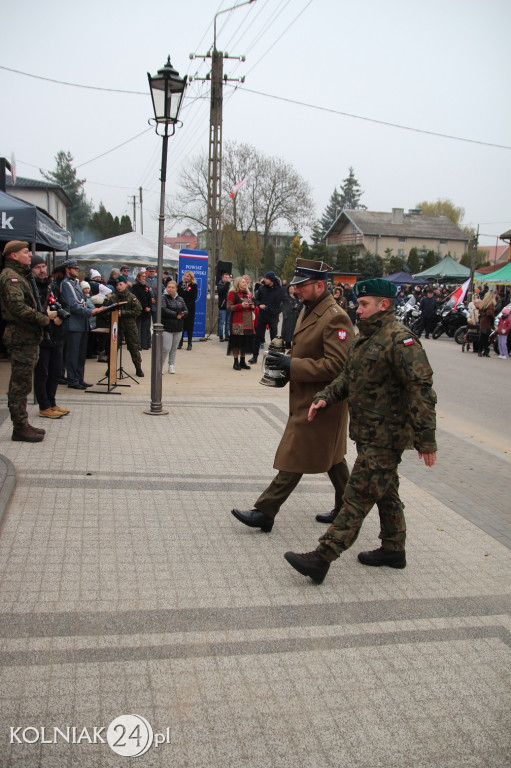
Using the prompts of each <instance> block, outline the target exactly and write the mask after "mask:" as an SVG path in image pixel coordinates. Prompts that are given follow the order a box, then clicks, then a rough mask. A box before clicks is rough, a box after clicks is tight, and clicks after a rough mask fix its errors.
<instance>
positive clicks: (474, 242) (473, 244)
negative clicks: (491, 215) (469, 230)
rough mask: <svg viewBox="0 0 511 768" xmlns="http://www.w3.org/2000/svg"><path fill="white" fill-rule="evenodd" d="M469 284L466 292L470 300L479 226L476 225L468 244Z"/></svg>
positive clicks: (472, 292) (472, 291) (472, 289)
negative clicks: (473, 235)
mask: <svg viewBox="0 0 511 768" xmlns="http://www.w3.org/2000/svg"><path fill="white" fill-rule="evenodd" d="M470 245H471V248H470V283H469V286H468V292H469V293H470V297H471V298H472V296H473V294H474V272H475V269H476V257H477V248H478V245H479V224H478V225H477V232H476V235H475V237H474V239H473V240H472V242H471V243H470Z"/></svg>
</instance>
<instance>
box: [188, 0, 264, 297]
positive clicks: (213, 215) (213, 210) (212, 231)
mask: <svg viewBox="0 0 511 768" xmlns="http://www.w3.org/2000/svg"><path fill="white" fill-rule="evenodd" d="M253 2H255V0H246V2H244V3H239V4H238V5H234V6H233V7H232V8H225V9H224V10H223V11H219V12H218V13H217V14H215V19H214V37H213V50H210V51H208V53H207V54H205V55H200V54H195V53H191V54H190V59H196V58H199V59H204V60H206V59H211V71H210V72H209V73H208V74H207V75H206V77H195V78H190V81H191V80H211V99H210V112H209V162H208V212H207V244H208V245H207V250H208V252H209V255H210V266H211V296H212V301H211V306H212V307H213V303H214V302H213V295H214V282H215V276H216V267H217V264H218V261H219V258H220V251H221V238H222V104H223V84H224V83H227V82H233V81H235V82H241V83H243V82H245V78H244V77H241V78H238V77H236V78H230V77H227V75H224V73H223V68H224V59H237V60H238V61H245V57H244V56H229V54H228V53H223V52H222V51H218V50H217V47H216V19H217V16H220V14H222V13H227V12H228V11H232V10H234V9H235V8H240V7H241V6H242V5H250V4H251V3H253ZM212 311H213V310H212Z"/></svg>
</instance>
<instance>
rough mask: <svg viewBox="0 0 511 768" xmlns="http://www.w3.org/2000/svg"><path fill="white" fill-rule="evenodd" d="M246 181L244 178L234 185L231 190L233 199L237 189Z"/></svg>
mask: <svg viewBox="0 0 511 768" xmlns="http://www.w3.org/2000/svg"><path fill="white" fill-rule="evenodd" d="M245 182H246V178H245V179H243V180H242V181H238V183H237V184H235V185H234V187H233V188H232V190H231V198H232V199H233V200H234V198H235V197H236V195H237V194H238V192H239V190H240V189H241V188H242V186H243V184H244V183H245Z"/></svg>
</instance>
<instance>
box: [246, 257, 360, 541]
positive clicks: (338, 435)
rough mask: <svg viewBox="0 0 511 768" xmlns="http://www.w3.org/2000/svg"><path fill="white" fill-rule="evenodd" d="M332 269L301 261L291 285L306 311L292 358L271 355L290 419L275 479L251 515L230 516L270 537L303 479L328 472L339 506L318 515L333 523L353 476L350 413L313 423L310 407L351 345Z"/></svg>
mask: <svg viewBox="0 0 511 768" xmlns="http://www.w3.org/2000/svg"><path fill="white" fill-rule="evenodd" d="M329 269H330V267H329V266H328V265H327V264H324V262H322V261H311V260H309V259H297V260H296V268H295V275H294V277H293V280H292V281H291V285H294V286H295V293H296V295H297V296H298V298H299V299H300V301H301V302H302V303H303V305H304V307H303V309H302V311H301V313H300V316H299V317H298V321H297V323H296V328H295V332H294V334H293V342H292V346H291V352H290V354H289V355H284V354H281V353H271V352H270V353H269V354H268V356H267V359H266V365H267V366H268V368H273V369H274V370H281V371H287V372H288V374H289V417H288V421H287V425H286V429H285V431H284V434H283V436H282V440H281V441H280V445H279V447H278V448H277V453H276V454H275V461H274V463H273V466H274V468H275V469H277V470H278V474H277V476H276V477H275V478H274V479H273V480H272V482H271V483H270V485H269V486H268V488H266V490H265V491H263V493H262V494H261V495H260V496H259V498H258V499H257V501H256V502H255V504H254V507H253V509H250V510H248V511H246V512H244V511H241V510H239V509H233V510H232V514H233V515H234V517H236V518H237V519H238V520H239V521H240V522H242V523H244V524H245V525H248V526H250V527H251V528H260V529H261V530H262V531H264V532H265V533H268V532H269V531H271V529H272V527H273V522H274V519H275V516H276V515H277V513H278V511H279V509H280V507H281V506H282V504H283V503H284V502H285V501H286V499H287V498H288V497H289V495H290V494H291V492H292V491H293V490H294V488H296V486H297V485H298V483H299V482H300V479H301V477H302V475H304V474H317V473H319V472H327V473H328V476H329V478H330V480H331V482H332V484H333V486H334V489H335V506H334V509H333V510H332V511H331V512H329V513H328V514H320V515H316V520H318V521H319V522H324V523H330V522H332V521H333V520H334V519H335V517H336V516H337V512H338V511H339V509H340V508H341V505H342V496H343V493H344V487H345V485H346V482H347V480H348V478H349V470H348V467H347V464H346V460H345V458H344V456H345V454H346V432H347V421H348V412H347V409H346V407H345V406H344V403H339V406H340V407H339V408H338V407H337V406H335V410H334V409H333V408H332V409H331V411H330V412H329V417H330V416H331V418H329V419H325V420H323V421H321V420H319V419H318V421H317V422H312V423H311V422H309V421H308V420H307V414H308V411H309V406H310V403H311V401H312V398H313V397H314V395H315V393H316V392H317V391H318V385H319V384H320V383H321V382H325V385H326V383H330V382H331V381H332V380H333V379H334V378H335V377H336V376H338V375H339V373H340V372H341V371H342V369H343V366H344V362H345V360H346V356H347V353H348V349H349V347H350V345H351V342H352V340H353V336H354V333H353V326H352V324H351V321H350V319H349V317H348V315H347V314H346V313H345V312H344V310H343V309H341V307H339V306H338V304H337V303H336V302H335V301H334V299H333V298H332V295H331V294H330V292H329V291H328V289H327V284H326V281H327V278H328V271H329Z"/></svg>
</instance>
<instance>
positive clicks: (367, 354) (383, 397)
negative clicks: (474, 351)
mask: <svg viewBox="0 0 511 768" xmlns="http://www.w3.org/2000/svg"><path fill="white" fill-rule="evenodd" d="M359 330H360V334H359V335H358V336H357V337H356V338H355V340H354V341H353V343H352V345H351V347H350V350H349V352H348V358H347V360H346V364H345V366H344V370H343V372H342V373H341V374H340V375H339V376H338V377H337V378H336V379H334V381H333V382H332V383H331V384H329V386H328V387H326V388H325V389H324V390H322V391H321V392H317V393H316V395H315V397H314V402H316V403H317V402H318V400H320V399H323V400H326V403H327V407H328V406H329V405H332V404H333V403H335V402H337V401H338V400H344V399H345V398H348V408H349V412H350V437H351V439H352V440H354V441H355V442H356V443H366V444H367V443H370V444H371V445H374V446H378V447H380V448H390V449H392V450H396V451H403V450H404V449H405V448H412V447H413V448H415V449H416V450H417V451H420V452H422V453H432V452H433V451H436V442H435V427H436V420H435V403H436V394H435V391H434V390H433V388H432V384H433V371H432V370H431V367H430V365H429V362H428V359H427V357H426V353H425V352H424V349H423V348H422V346H421V344H420V342H419V341H418V339H417V338H416V336H414V335H413V334H412V333H410V331H409V329H408V328H405V326H404V325H402V324H401V323H399V322H397V320H396V319H395V314H394V309H393V308H392V309H388V310H386V311H384V312H377V313H376V314H375V315H373V316H372V317H370V318H369V319H368V320H365V321H362V322H360V324H359Z"/></svg>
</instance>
